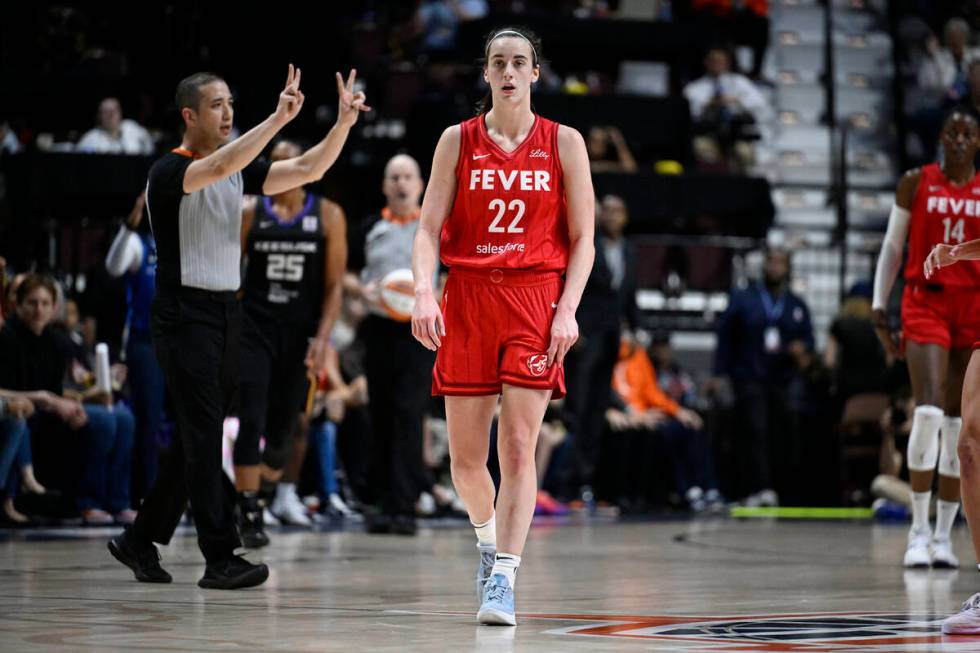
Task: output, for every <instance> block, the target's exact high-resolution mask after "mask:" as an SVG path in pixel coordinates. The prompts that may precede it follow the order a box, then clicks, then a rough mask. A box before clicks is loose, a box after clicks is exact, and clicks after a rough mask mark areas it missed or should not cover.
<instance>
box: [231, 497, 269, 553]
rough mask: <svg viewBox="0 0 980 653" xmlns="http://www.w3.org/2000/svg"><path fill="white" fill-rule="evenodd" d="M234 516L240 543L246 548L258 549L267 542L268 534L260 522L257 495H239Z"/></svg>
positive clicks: (259, 507) (259, 505) (260, 510)
mask: <svg viewBox="0 0 980 653" xmlns="http://www.w3.org/2000/svg"><path fill="white" fill-rule="evenodd" d="M236 517H237V521H238V531H239V533H240V534H241V536H242V544H243V545H244V546H245V547H246V548H249V549H258V548H259V547H263V546H266V545H267V544H269V536H268V535H266V534H265V524H264V523H263V522H262V504H260V503H259V498H258V497H257V496H255V495H254V494H253V495H250V496H243V495H239V497H238V506H237V510H236Z"/></svg>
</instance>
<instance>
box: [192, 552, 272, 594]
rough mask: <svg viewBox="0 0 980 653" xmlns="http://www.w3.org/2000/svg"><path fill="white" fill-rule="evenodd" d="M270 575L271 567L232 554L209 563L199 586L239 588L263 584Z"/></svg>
mask: <svg viewBox="0 0 980 653" xmlns="http://www.w3.org/2000/svg"><path fill="white" fill-rule="evenodd" d="M268 577H269V568H268V567H266V566H265V565H263V564H258V565H255V564H252V563H251V562H249V561H248V560H246V559H245V558H243V557H241V556H231V557H230V558H227V559H226V560H222V561H221V562H215V563H208V565H207V567H205V569H204V575H203V576H201V580H199V581H197V586H198V587H203V588H205V589H212V590H237V589H242V588H245V587H255V586H256V585H261V584H262V583H264V582H265V580H266V579H267V578H268Z"/></svg>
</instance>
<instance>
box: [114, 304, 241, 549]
mask: <svg viewBox="0 0 980 653" xmlns="http://www.w3.org/2000/svg"><path fill="white" fill-rule="evenodd" d="M151 326H152V331H153V344H154V348H155V350H156V355H157V359H158V360H159V362H160V368H161V369H162V370H163V374H164V377H165V378H166V382H167V389H168V390H169V391H170V395H171V397H172V399H173V404H174V414H175V417H176V421H177V437H176V438H174V442H173V445H172V447H171V452H170V456H169V457H168V459H167V462H166V463H165V464H164V466H163V467H162V468H161V469H160V473H159V475H158V476H157V480H156V484H155V485H154V486H153V488H152V489H151V490H150V492H149V494H148V495H147V497H146V499H145V500H144V502H143V505H142V506H141V508H140V511H139V516H138V517H137V519H136V523H135V524H133V527H132V530H131V533H132V534H133V535H134V536H135V537H137V538H140V539H143V540H148V541H153V542H157V543H160V544H167V543H168V542H169V541H170V538H171V536H172V535H173V533H174V529H176V528H177V524H178V523H179V522H180V518H181V515H183V512H184V508H185V507H186V505H187V501H188V499H190V504H191V510H192V512H193V515H194V524H195V526H196V527H197V541H198V545H199V546H200V547H201V552H202V553H203V554H204V558H205V560H207V561H208V562H209V563H210V562H216V561H220V560H222V559H225V558H228V557H230V556H231V555H232V553H233V551H234V550H235V548H236V547H238V546H240V541H239V538H238V532H237V531H236V530H235V524H234V520H233V518H232V503H231V498H232V497H231V493H230V487H231V485H230V483H228V482H227V479H226V478H225V477H224V473H223V471H222V469H221V444H222V433H223V424H224V418H225V416H226V415H227V414H228V413H229V411H230V410H231V408H232V403H233V402H234V400H235V394H236V392H237V389H238V375H239V350H240V344H241V332H242V309H241V304H240V303H239V301H238V299H237V298H236V297H235V294H234V293H232V292H209V291H203V290H196V289H189V288H180V289H179V290H169V289H168V290H166V291H163V290H162V289H158V291H157V296H156V298H155V299H154V301H153V317H152V325H151Z"/></svg>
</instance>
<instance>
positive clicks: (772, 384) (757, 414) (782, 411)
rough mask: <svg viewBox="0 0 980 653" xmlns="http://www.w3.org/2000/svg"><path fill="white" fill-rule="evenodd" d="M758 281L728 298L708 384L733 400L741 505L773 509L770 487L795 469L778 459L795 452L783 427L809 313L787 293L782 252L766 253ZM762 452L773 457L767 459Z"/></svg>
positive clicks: (809, 332) (808, 348) (808, 346)
mask: <svg viewBox="0 0 980 653" xmlns="http://www.w3.org/2000/svg"><path fill="white" fill-rule="evenodd" d="M764 267H765V270H764V275H763V279H762V280H761V281H759V282H756V283H753V284H751V285H750V286H748V287H747V288H743V289H740V290H736V291H734V292H733V293H732V294H731V297H730V298H729V301H728V308H727V309H726V310H725V312H724V313H723V314H722V316H721V317H720V318H719V320H718V347H717V350H716V351H715V375H716V380H715V382H713V383H712V384H711V386H712V387H717V385H718V384H717V379H718V378H721V377H727V378H728V379H729V380H730V381H731V385H732V389H733V391H734V394H735V415H736V416H737V418H738V425H737V429H738V432H739V433H738V437H739V443H738V450H739V451H738V453H739V477H740V481H741V486H742V487H741V490H742V492H743V493H746V494H749V496H748V497H747V498H746V503H747V504H749V505H763V506H773V505H776V504H777V503H778V501H779V495H778V494H777V493H776V490H777V489H778V488H777V487H775V485H776V483H775V481H776V480H777V479H776V478H774V477H775V476H776V474H775V473H774V472H779V474H778V476H779V477H780V479H782V480H786V479H787V478H788V477H790V476H792V475H793V474H795V473H796V471H797V470H794V469H789V468H787V467H786V465H785V464H783V463H785V460H782V459H783V458H785V457H786V456H785V455H783V456H780V455H778V454H779V453H780V452H784V453H785V452H786V451H792V450H794V449H795V444H794V442H793V439H794V438H796V437H797V434H796V433H794V432H793V430H792V429H791V428H789V417H790V416H789V408H788V407H789V403H790V401H789V394H788V389H789V387H790V384H791V382H792V381H793V380H794V379H796V378H797V377H798V376H799V375H800V372H801V370H802V369H803V368H804V367H805V366H806V361H807V360H808V359H809V358H810V355H811V354H812V352H813V326H812V325H811V322H810V310H809V308H807V305H806V303H805V302H804V301H803V299H802V298H801V297H799V296H798V295H796V294H795V293H793V292H792V291H791V290H790V288H789V276H790V258H789V253H788V252H786V251H784V250H780V249H771V250H769V251H768V252H767V253H766V257H765V266H764ZM770 452H772V453H773V454H776V455H774V456H770Z"/></svg>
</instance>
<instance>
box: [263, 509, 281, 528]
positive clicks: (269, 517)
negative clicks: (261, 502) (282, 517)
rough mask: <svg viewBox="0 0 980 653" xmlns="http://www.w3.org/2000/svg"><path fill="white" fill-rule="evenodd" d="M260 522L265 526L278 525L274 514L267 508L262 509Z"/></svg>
mask: <svg viewBox="0 0 980 653" xmlns="http://www.w3.org/2000/svg"><path fill="white" fill-rule="evenodd" d="M262 523H263V524H264V525H265V526H278V525H279V520H278V519H276V517H275V515H273V514H272V513H271V512H269V509H268V508H263V509H262Z"/></svg>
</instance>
